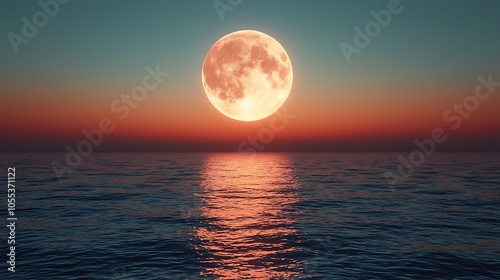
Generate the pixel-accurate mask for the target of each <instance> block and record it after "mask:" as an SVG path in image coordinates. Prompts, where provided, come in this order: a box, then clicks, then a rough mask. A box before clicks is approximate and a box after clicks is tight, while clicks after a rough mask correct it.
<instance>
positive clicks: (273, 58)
mask: <svg viewBox="0 0 500 280" xmlns="http://www.w3.org/2000/svg"><path fill="white" fill-rule="evenodd" d="M201 79H202V82H203V88H204V89H205V93H206V95H207V97H208V100H210V102H211V103H212V105H213V106H214V107H215V108H216V109H217V110H219V111H220V112H221V113H222V114H224V115H226V116H228V117H230V118H232V119H235V120H239V121H256V120H260V119H263V118H266V117H268V116H270V115H272V114H273V113H274V112H276V111H277V110H278V109H279V108H280V107H281V106H282V105H283V103H285V101H286V99H287V98H288V95H289V94H290V90H291V88H292V82H293V71H292V63H291V62H290V58H289V57H288V54H287V53H286V51H285V49H284V48H283V46H281V44H280V43H279V42H278V41H276V40H275V39H274V38H272V37H271V36H269V35H267V34H264V33H262V32H259V31H255V30H241V31H237V32H233V33H229V34H227V35H225V36H224V37H222V38H220V39H219V40H218V41H217V42H215V44H214V45H213V46H212V48H210V50H209V51H208V53H207V56H206V57H205V61H204V62H203V67H202V71H201Z"/></svg>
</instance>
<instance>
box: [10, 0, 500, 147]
mask: <svg viewBox="0 0 500 280" xmlns="http://www.w3.org/2000/svg"><path fill="white" fill-rule="evenodd" d="M53 1H55V0H53ZM53 1H50V0H41V3H48V4H47V5H48V7H49V8H48V9H49V10H50V11H52V12H51V13H52V15H49V16H46V18H44V15H43V11H44V10H43V8H42V7H41V5H40V4H39V3H38V1H14V0H10V1H3V2H2V6H3V8H2V9H1V11H0V21H1V25H0V34H3V39H2V40H1V44H0V57H1V61H2V63H1V64H0V74H1V75H0V98H1V103H0V104H1V105H0V106H1V110H0V131H1V137H0V141H1V142H0V151H3V152H10V151H19V152H23V151H26V152H28V151H66V149H67V147H68V146H69V147H73V148H74V149H76V148H77V147H78V144H79V143H80V142H81V141H84V140H86V139H87V137H86V136H85V135H84V134H83V133H82V131H83V130H86V131H95V129H99V128H100V123H101V122H102V121H103V119H104V120H109V121H110V123H111V126H112V127H113V131H111V132H103V134H102V135H103V137H102V139H100V140H102V141H98V142H99V143H98V144H96V145H95V147H93V149H94V150H98V151H241V150H248V151H253V150H264V151H410V150H413V149H415V148H417V146H416V144H415V140H423V139H427V138H432V135H433V131H435V130H436V129H441V130H442V131H443V133H444V134H445V136H446V140H445V141H441V142H442V143H437V145H436V149H437V150H438V151H500V144H499V143H500V86H498V85H496V84H495V82H496V81H499V82H500V68H499V67H498V65H499V62H500V52H499V50H500V36H498V35H499V33H498V32H499V30H500V29H499V28H500V17H498V14H500V2H499V1H495V0H490V1H486V0H484V1H461V0H447V1H445V0H443V1H410V0H401V1H400V3H399V5H397V9H396V10H398V11H399V12H397V13H391V19H390V21H386V22H385V24H384V25H385V26H381V25H380V24H378V26H379V29H380V30H378V32H374V33H371V34H372V35H373V36H372V37H368V38H369V40H370V42H369V44H366V46H362V47H359V46H361V45H358V46H356V43H355V41H356V40H355V39H356V36H357V35H356V34H357V33H356V27H359V28H360V29H361V30H365V27H366V26H367V24H368V25H369V24H370V22H372V21H374V20H375V19H374V15H373V14H380V11H381V10H384V11H389V10H390V8H389V7H390V6H391V5H396V4H394V3H392V1H396V0H384V1H383V0H376V1H357V0H350V1H331V0H330V1H327V0H325V1H319V0H317V1H295V0H288V1H280V0H275V1H250V0H242V1H234V0H233V1H227V0H219V1H211V0H207V1H193V0H189V1H186V0H183V1H158V0H151V1H139V0H136V1H130V0H128V1H118V0H109V1H97V0H89V1H77V0H73V1H69V2H68V3H65V4H62V3H64V2H65V1H63V0H61V1H60V2H53ZM54 3H57V6H55V5H54ZM214 3H215V6H217V7H219V9H224V8H226V9H227V10H225V11H224V12H220V11H219V13H218V12H217V8H216V7H215V6H214ZM231 3H233V5H231ZM55 7H57V9H56V8H55ZM228 7H229V8H228ZM40 11H42V12H40ZM372 11H373V12H372ZM23 19H24V20H23ZM26 20H27V21H28V22H30V24H34V22H35V21H36V22H38V24H39V27H37V28H36V29H37V30H36V31H35V32H33V30H29V27H25V25H27V24H26ZM44 21H45V22H44ZM35 27H36V26H35ZM372 27H373V25H372ZM245 29H251V30H258V31H261V32H264V33H266V34H268V35H270V36H272V37H273V38H275V39H276V40H277V41H279V42H280V43H281V45H282V46H283V47H284V48H285V49H286V51H287V53H288V55H289V57H290V60H291V62H292V65H293V71H294V73H293V75H294V84H293V87H292V90H291V92H290V96H289V98H288V100H287V101H286V102H285V104H284V105H283V107H282V108H281V110H280V111H278V112H281V113H280V115H272V116H270V117H268V118H265V119H262V120H259V121H255V122H241V121H237V120H233V119H230V118H228V117H226V116H224V115H223V114H221V113H220V112H219V111H217V110H216V109H215V108H214V107H213V106H212V105H211V103H210V102H209V100H208V99H207V97H206V95H205V93H204V90H203V86H202V83H201V67H202V64H203V60H204V58H205V55H206V54H207V52H208V50H209V49H210V47H211V46H212V45H213V44H214V43H215V42H216V41H217V40H218V39H219V38H221V37H222V36H224V35H226V34H228V33H231V32H234V31H238V30H245ZM23 30H24V31H27V33H26V34H27V35H23V34H24V33H23ZM375 31H377V30H375ZM30 32H31V33H30ZM364 33H366V31H364ZM13 34H15V35H13ZM28 37H30V38H28ZM358 37H359V36H358ZM13 38H14V39H13ZM20 38H21V39H20ZM358 39H359V38H358ZM21 41H22V42H21ZM358 41H362V40H358ZM13 42H14V43H13ZM343 43H344V46H345V45H346V44H348V45H350V46H352V48H355V47H356V48H357V51H356V52H355V53H352V54H351V55H350V56H349V59H347V58H346V55H345V50H344V51H343V49H342V48H341V45H342V44H343ZM358 43H359V42H358ZM351 50H352V49H351ZM148 67H149V68H148ZM147 69H150V70H147ZM151 69H153V71H154V70H157V71H160V72H162V73H163V72H168V76H167V75H166V74H165V77H163V78H162V80H161V82H158V84H157V86H156V87H155V88H154V89H152V90H149V91H148V92H147V95H146V96H145V97H144V99H143V100H141V101H140V102H136V104H135V105H134V108H132V107H129V109H128V112H127V113H126V114H125V113H124V111H121V113H119V112H116V111H117V110H116V107H117V106H115V109H113V108H112V104H113V103H114V102H118V103H117V104H119V105H123V104H122V101H120V100H121V98H122V96H123V95H129V96H130V94H131V92H132V89H134V88H135V87H137V86H140V85H142V83H143V78H144V77H145V76H146V75H148V74H149V73H150V71H151ZM478 77H483V78H484V80H486V81H487V80H489V81H490V87H486V86H482V88H480V90H479V92H480V93H481V94H482V95H481V96H482V97H483V99H481V100H480V99H479V98H478V97H477V96H475V94H476V91H477V90H476V89H477V87H478V85H480V84H481V83H480V81H479V80H478ZM491 84H493V85H494V86H491ZM488 88H490V89H491V90H488ZM495 89H496V91H495ZM486 95H488V96H487V97H486ZM464 100H466V103H467V104H468V105H467V106H465V105H463V102H464ZM455 104H456V106H459V107H462V111H461V112H459V111H458V109H457V108H458V107H456V106H455ZM115 105H116V104H115ZM467 108H469V109H470V110H468V109H467ZM283 110H285V112H283ZM464 110H465V111H464ZM276 124H281V125H279V129H276V127H277V125H276ZM252 139H253V140H252Z"/></svg>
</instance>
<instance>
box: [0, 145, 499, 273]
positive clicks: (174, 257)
mask: <svg viewBox="0 0 500 280" xmlns="http://www.w3.org/2000/svg"><path fill="white" fill-rule="evenodd" d="M397 156H398V154H376V153H350V154H349V153H347V154H340V153H264V154H259V155H257V156H255V157H252V156H250V155H247V154H238V153H178V154H173V153H161V154H142V153H109V154H108V153H102V154H99V153H94V154H92V155H91V156H89V157H87V158H85V159H84V161H83V163H82V164H81V165H80V166H79V167H78V168H77V169H76V171H75V172H74V173H72V174H67V175H66V176H65V178H64V181H62V182H60V181H58V180H57V178H56V177H55V175H54V173H53V169H52V167H51V165H50V164H51V163H52V161H53V160H57V161H60V162H63V161H64V157H65V154H62V153H61V154H58V153H54V154H44V153H40V154H2V158H1V161H0V162H1V163H2V167H3V168H4V170H5V175H4V177H5V178H6V177H7V167H8V166H15V167H16V177H17V181H16V189H17V192H16V216H17V218H18V221H17V227H16V272H15V274H13V273H10V272H8V271H7V265H6V263H5V261H6V259H7V257H6V254H7V253H8V251H7V239H6V238H5V237H7V236H8V231H7V229H6V228H5V227H4V231H3V232H4V233H3V234H2V236H4V238H2V244H1V248H2V251H1V255H2V256H3V257H2V258H3V261H2V263H4V265H3V266H2V267H3V268H2V271H1V272H0V278H1V279H11V278H12V279H302V278H305V279H450V280H451V279H500V215H499V214H500V154H435V155H432V157H430V158H428V159H427V160H426V162H425V163H424V164H423V165H422V166H420V167H418V168H417V169H416V170H415V172H414V173H413V174H411V176H410V177H409V178H408V179H407V180H406V181H405V182H404V183H400V184H397V185H395V186H394V188H393V189H392V188H391V187H389V186H388V185H387V184H386V179H385V178H384V172H386V171H392V172H394V171H396V170H397V166H398V160H397ZM5 185H6V184H5ZM4 193H5V196H6V194H7V192H6V191H5V192H4ZM3 205H4V206H5V207H4V209H6V208H7V206H6V204H3ZM3 213H4V217H5V218H7V214H6V211H5V210H3ZM5 218H4V221H5ZM5 223H6V222H5ZM13 275H14V276H15V277H14V278H13V277H12V276H13ZM7 277H9V278H7Z"/></svg>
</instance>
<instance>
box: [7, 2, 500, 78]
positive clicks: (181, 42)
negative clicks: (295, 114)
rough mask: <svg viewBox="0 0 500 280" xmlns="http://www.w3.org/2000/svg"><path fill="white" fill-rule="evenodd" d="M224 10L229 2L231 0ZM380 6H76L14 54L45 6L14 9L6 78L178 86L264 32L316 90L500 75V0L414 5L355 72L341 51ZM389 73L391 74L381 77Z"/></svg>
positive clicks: (358, 59) (406, 5)
mask: <svg viewBox="0 0 500 280" xmlns="http://www.w3.org/2000/svg"><path fill="white" fill-rule="evenodd" d="M221 1H222V2H225V1H223V0H221ZM387 3H388V1H387V0H380V1H379V0H377V1H331V0H330V1H327V0H325V1H293V0H292V1H290V0H289V1H248V0H247V1H242V3H241V4H240V5H238V6H236V7H235V8H234V10H233V11H231V12H226V13H224V20H223V21H220V19H219V17H218V15H217V13H216V11H215V9H214V7H213V5H212V1H192V0H190V1H185V0H184V1H130V0H126V1H117V0H111V1H96V0H90V1H75V0H73V1H71V2H69V3H68V4H66V5H61V7H60V11H59V13H58V14H57V15H56V16H55V17H53V18H50V19H49V22H48V24H47V25H46V26H44V27H42V28H40V30H39V32H38V34H37V35H36V36H35V37H34V38H33V39H31V40H30V41H29V43H28V44H26V45H24V44H21V45H20V52H19V54H17V55H14V52H13V49H12V46H11V45H10V43H9V40H8V39H7V37H6V35H7V33H8V32H14V33H18V34H20V29H21V27H22V22H21V18H22V17H23V16H26V17H28V18H31V16H32V15H33V14H34V13H35V12H36V11H38V10H40V7H39V6H38V5H37V4H36V1H4V4H3V8H2V11H1V12H0V14H1V21H2V24H1V27H0V28H1V33H2V34H4V40H2V42H3V43H2V45H1V54H2V66H0V67H1V68H0V71H1V72H2V73H1V74H2V77H3V78H2V79H4V82H5V80H10V81H12V80H25V79H30V80H32V79H33V80H39V81H41V82H43V83H56V84H58V83H63V82H64V83H89V82H92V83H95V82H99V83H103V84H106V83H110V84H113V83H116V81H122V80H126V79H128V78H132V77H137V76H140V75H142V71H143V68H144V66H145V65H152V64H157V63H159V64H161V65H164V66H165V68H168V69H169V71H170V72H171V73H172V75H173V77H175V78H176V79H175V81H176V82H177V83H184V82H187V81H189V80H190V79H191V73H192V72H193V71H194V72H197V71H198V70H199V68H200V65H201V63H202V60H203V57H204V55H205V53H206V51H207V50H208V48H209V47H210V46H211V44H212V43H213V42H214V41H216V40H217V39H218V38H220V37H221V36H223V35H224V34H227V33H229V32H232V31H235V30H240V29H256V30H260V31H263V32H265V33H268V34H270V35H272V36H273V37H275V38H276V39H277V40H278V41H280V42H281V43H282V44H283V45H284V46H285V47H286V48H287V51H288V52H289V54H290V56H292V58H293V59H294V61H295V64H298V65H301V68H300V69H297V71H299V72H300V73H302V74H303V75H296V76H298V77H304V80H305V81H308V83H315V84H316V85H317V86H319V87H321V86H323V85H324V86H326V85H327V84H328V83H327V82H330V81H332V79H333V80H335V79H338V80H344V79H350V80H358V81H359V79H363V80H370V79H375V80H376V79H383V80H386V79H389V80H390V79H394V78H397V79H403V80H410V81H411V80H416V81H422V80H432V81H439V80H443V79H445V80H457V81H460V80H461V79H468V78H471V77H472V79H473V78H475V77H476V76H477V75H478V73H483V72H488V71H489V72H492V71H497V69H498V62H499V61H500V52H499V51H498V50H500V36H498V35H499V33H498V32H499V28H500V19H499V18H500V17H498V15H499V14H500V2H498V1H494V0H491V1H463V0H462V1H457V0H453V1H451V0H450V1H408V0H401V5H402V7H403V11H402V12H401V13H400V14H398V15H395V16H393V18H392V20H391V23H390V24H389V26H388V27H386V28H383V29H382V31H381V33H380V35H379V36H378V37H376V38H374V39H373V41H372V42H371V44H370V45H369V46H368V47H367V48H365V49H363V50H362V52H361V54H359V55H355V56H354V57H353V62H352V63H351V64H347V63H346V60H345V59H344V58H343V55H342V53H341V51H340V48H339V44H340V43H341V42H343V41H345V42H347V43H352V41H353V37H354V31H353V27H354V26H360V27H363V26H364V24H366V23H367V22H369V21H370V20H372V16H371V15H370V13H369V12H370V11H371V10H375V11H378V10H380V9H383V8H385V7H386V6H387ZM381 66H383V71H379V69H380V67H381Z"/></svg>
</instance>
